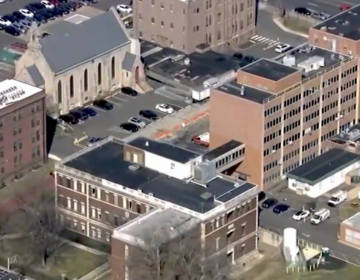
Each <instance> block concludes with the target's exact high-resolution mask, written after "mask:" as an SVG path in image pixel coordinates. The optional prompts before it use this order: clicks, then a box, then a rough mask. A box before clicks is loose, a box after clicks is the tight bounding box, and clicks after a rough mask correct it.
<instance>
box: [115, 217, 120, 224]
mask: <svg viewBox="0 0 360 280" xmlns="http://www.w3.org/2000/svg"><path fill="white" fill-rule="evenodd" d="M114 225H115V226H119V225H120V224H119V217H118V216H116V215H115V216H114Z"/></svg>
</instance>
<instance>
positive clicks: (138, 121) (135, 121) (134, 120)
mask: <svg viewBox="0 0 360 280" xmlns="http://www.w3.org/2000/svg"><path fill="white" fill-rule="evenodd" d="M128 122H129V123H133V124H135V125H137V126H138V127H140V128H144V127H145V126H146V123H145V122H144V121H143V120H141V119H140V118H135V117H131V118H130V119H129V120H128Z"/></svg>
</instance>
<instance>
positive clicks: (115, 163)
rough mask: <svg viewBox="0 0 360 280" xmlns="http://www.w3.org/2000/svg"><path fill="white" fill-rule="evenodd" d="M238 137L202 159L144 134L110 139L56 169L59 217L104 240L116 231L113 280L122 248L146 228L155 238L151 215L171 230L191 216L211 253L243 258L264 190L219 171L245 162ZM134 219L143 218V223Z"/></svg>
mask: <svg viewBox="0 0 360 280" xmlns="http://www.w3.org/2000/svg"><path fill="white" fill-rule="evenodd" d="M235 142H236V141H230V142H229V143H225V144H224V145H223V146H222V148H221V149H215V150H214V151H211V152H210V153H209V154H207V155H204V156H202V155H199V154H197V153H194V152H191V151H188V150H185V149H182V148H179V147H176V146H172V145H170V144H166V143H161V142H156V141H152V140H149V139H145V138H137V139H135V140H132V141H130V142H128V143H122V142H120V141H119V140H116V139H114V138H112V137H109V138H107V139H105V140H103V141H102V142H101V143H99V144H97V145H96V146H94V147H90V148H88V149H85V150H83V151H81V152H79V153H78V154H75V155H73V156H70V157H69V158H66V159H64V160H63V161H62V162H60V163H59V165H58V166H57V169H56V172H55V180H56V197H57V206H58V209H59V215H60V219H62V220H64V221H65V220H67V221H68V223H69V225H71V229H72V230H73V231H75V232H77V233H80V234H84V235H86V236H89V237H92V238H94V239H97V240H100V241H102V242H110V241H111V236H112V235H113V238H112V264H113V275H114V279H126V277H125V272H124V263H125V260H124V254H125V248H126V246H133V245H134V244H133V242H132V241H131V240H134V239H136V240H141V239H142V238H144V233H146V234H145V235H147V236H151V233H152V232H153V231H152V230H151V229H148V230H145V229H144V228H141V227H151V226H153V225H154V222H153V219H159V220H160V221H161V224H162V225H163V228H164V229H166V228H168V225H169V224H170V227H171V223H174V222H175V221H176V218H177V217H179V219H182V218H183V217H188V218H189V220H191V221H194V223H193V226H194V227H195V228H197V229H198V232H199V239H200V240H201V242H202V243H201V244H202V246H203V248H204V255H205V256H206V257H212V256H215V255H217V256H219V258H220V259H222V261H223V262H226V261H229V263H234V262H235V261H240V260H241V261H242V262H244V263H246V261H247V258H248V257H249V256H250V255H252V254H253V253H256V252H257V227H258V223H257V221H258V201H257V193H258V191H259V188H258V186H256V185H254V184H251V183H248V182H245V181H241V180H234V179H233V178H231V177H227V176H225V175H219V174H218V172H217V168H223V167H224V165H226V164H227V165H229V166H230V165H231V162H233V163H234V164H237V163H238V162H239V161H242V160H243V158H244V153H245V150H244V145H243V144H242V143H240V142H237V145H235V144H234V143H235ZM99 162H101V165H99ZM219 162H221V163H222V164H220V163H219ZM168 213H171V214H170V215H169V214H168ZM159 217H161V218H159ZM166 217H167V218H166ZM133 219H140V220H141V221H142V222H141V223H140V224H141V225H140V227H139V228H137V225H138V224H139V223H138V222H134V223H132V222H131V220H133ZM134 221H135V220H134ZM138 221H139V220H138ZM114 229H115V231H114ZM149 232H150V234H149ZM137 234H140V235H141V236H137ZM124 236H128V237H129V238H130V239H131V240H130V241H129V240H128V239H126V238H124ZM135 243H136V242H135ZM135 245H136V244H135Z"/></svg>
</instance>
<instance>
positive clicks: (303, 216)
mask: <svg viewBox="0 0 360 280" xmlns="http://www.w3.org/2000/svg"><path fill="white" fill-rule="evenodd" d="M309 216H310V211H309V210H301V211H298V212H296V213H295V214H294V215H293V216H292V218H293V219H294V220H295V221H302V220H304V219H306V218H308V217H309Z"/></svg>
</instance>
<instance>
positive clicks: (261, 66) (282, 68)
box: [241, 58, 299, 82]
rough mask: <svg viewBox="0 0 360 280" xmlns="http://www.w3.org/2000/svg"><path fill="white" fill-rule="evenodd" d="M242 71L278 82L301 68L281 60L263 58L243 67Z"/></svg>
mask: <svg viewBox="0 0 360 280" xmlns="http://www.w3.org/2000/svg"><path fill="white" fill-rule="evenodd" d="M241 71H242V72H245V73H249V74H252V75H255V76H259V77H262V78H264V79H268V80H271V81H275V82H277V81H280V80H282V79H284V78H286V77H287V76H289V75H292V74H294V73H295V72H297V71H299V70H298V69H296V68H293V67H290V66H286V65H283V64H281V63H279V62H276V61H273V60H270V59H265V58H263V59H259V60H257V61H255V62H253V63H251V64H249V65H247V66H245V67H243V68H242V69H241Z"/></svg>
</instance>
